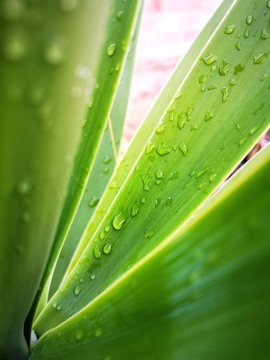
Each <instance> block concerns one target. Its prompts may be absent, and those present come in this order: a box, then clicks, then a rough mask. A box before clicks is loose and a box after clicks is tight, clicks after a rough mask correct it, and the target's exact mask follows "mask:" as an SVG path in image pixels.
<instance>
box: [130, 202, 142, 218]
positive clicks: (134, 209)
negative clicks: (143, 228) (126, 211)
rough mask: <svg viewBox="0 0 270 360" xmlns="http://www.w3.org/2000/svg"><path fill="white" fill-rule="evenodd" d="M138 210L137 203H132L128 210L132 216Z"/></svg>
mask: <svg viewBox="0 0 270 360" xmlns="http://www.w3.org/2000/svg"><path fill="white" fill-rule="evenodd" d="M139 210H140V208H139V206H138V205H137V204H134V205H133V206H132V208H131V210H130V215H131V216H133V217H134V216H136V215H137V214H138V212H139Z"/></svg>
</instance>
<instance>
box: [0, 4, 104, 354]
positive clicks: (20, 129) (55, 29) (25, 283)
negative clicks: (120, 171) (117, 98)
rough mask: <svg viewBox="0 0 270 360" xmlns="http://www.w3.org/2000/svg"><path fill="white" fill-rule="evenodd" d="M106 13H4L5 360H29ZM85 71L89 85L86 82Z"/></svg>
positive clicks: (99, 9)
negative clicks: (31, 316) (28, 329)
mask: <svg viewBox="0 0 270 360" xmlns="http://www.w3.org/2000/svg"><path fill="white" fill-rule="evenodd" d="M15 5H16V4H15ZM23 5H24V6H23ZM108 6H109V4H108V2H103V3H102V4H97V3H96V2H94V1H90V2H89V4H82V5H80V6H78V7H77V8H76V9H74V11H71V13H69V12H68V9H66V8H65V6H64V5H62V4H60V5H59V4H58V2H54V1H46V2H28V3H27V4H22V6H21V7H18V9H17V7H16V6H15V7H14V4H13V3H10V2H5V4H2V5H1V19H0V37H1V56H0V79H1V86H0V93H1V96H0V109H1V122H0V156H1V164H0V173H1V175H0V224H1V227H0V238H1V244H0V293H1V297H0V309H1V310H0V317H1V322H0V357H3V356H4V358H5V359H6V358H8V359H9V358H10V357H11V358H16V359H20V358H21V357H24V356H25V354H23V351H25V352H26V350H25V341H24V339H23V323H24V320H25V317H26V315H27V312H28V311H29V308H30V304H31V302H32V301H33V297H34V294H35V292H36V290H37V288H38V284H39V282H40V278H41V275H42V272H43V270H44V267H45V263H46V260H47V256H48V253H49V251H50V248H51V244H52V239H53V236H54V233H55V230H56V226H57V221H58V219H59V215H60V212H61V208H62V206H63V202H64V197H65V193H66V188H67V185H68V180H69V177H70V172H71V160H72V158H73V156H74V154H75V150H76V147H77V145H78V141H79V137H80V132H81V121H82V119H83V115H84V111H85V107H86V104H87V96H86V95H85V91H92V88H93V83H92V81H91V80H92V76H94V74H95V65H96V61H97V59H98V56H97V54H98V53H99V47H100V43H101V42H102V40H103V27H104V22H105V19H106V10H107V8H108ZM93 14H95V15H93ZM48 18H50V23H48V21H47V19H48ZM89 19H90V21H89ZM79 24H80V26H78V25H79ZM97 32H98V35H97ZM78 38H80V39H81V42H78V41H77V39H78ZM89 43H90V44H91V46H88V45H87V46H85V44H89ZM82 68H83V69H86V70H87V74H88V75H89V76H87V79H85V78H83V79H82V78H81V76H80V75H81V69H82ZM78 92H79V93H78ZM56 99H57V101H56ZM18 299H20V302H19V303H18Z"/></svg>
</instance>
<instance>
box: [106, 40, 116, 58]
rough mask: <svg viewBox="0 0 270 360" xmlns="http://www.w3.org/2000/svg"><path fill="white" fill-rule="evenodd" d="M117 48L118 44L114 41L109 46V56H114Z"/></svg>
mask: <svg viewBox="0 0 270 360" xmlns="http://www.w3.org/2000/svg"><path fill="white" fill-rule="evenodd" d="M115 50H116V44H115V43H113V44H110V45H109V46H108V48H107V55H108V56H113V55H114V53H115Z"/></svg>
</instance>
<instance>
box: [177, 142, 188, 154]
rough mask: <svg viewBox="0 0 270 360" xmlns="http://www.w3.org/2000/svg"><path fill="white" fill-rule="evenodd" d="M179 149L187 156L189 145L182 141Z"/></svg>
mask: <svg viewBox="0 0 270 360" xmlns="http://www.w3.org/2000/svg"><path fill="white" fill-rule="evenodd" d="M179 149H180V150H181V151H182V153H183V155H184V156H187V153H188V147H187V145H186V144H185V143H181V144H180V145H179Z"/></svg>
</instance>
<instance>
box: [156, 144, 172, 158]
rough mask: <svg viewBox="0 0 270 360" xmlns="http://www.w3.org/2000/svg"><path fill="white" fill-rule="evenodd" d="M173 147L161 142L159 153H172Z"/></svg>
mask: <svg viewBox="0 0 270 360" xmlns="http://www.w3.org/2000/svg"><path fill="white" fill-rule="evenodd" d="M170 150H171V147H170V146H168V145H165V144H164V143H161V144H159V146H158V148H157V150H156V151H157V153H158V155H161V156H164V155H167V154H169V153H170Z"/></svg>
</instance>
